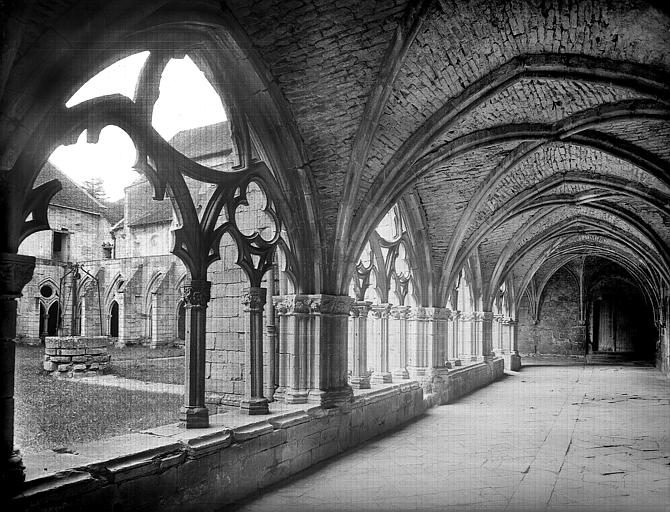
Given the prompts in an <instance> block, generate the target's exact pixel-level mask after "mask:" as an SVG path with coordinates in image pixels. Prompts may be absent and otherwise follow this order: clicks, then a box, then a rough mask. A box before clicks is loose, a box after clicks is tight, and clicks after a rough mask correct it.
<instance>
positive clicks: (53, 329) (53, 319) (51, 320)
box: [46, 301, 60, 336]
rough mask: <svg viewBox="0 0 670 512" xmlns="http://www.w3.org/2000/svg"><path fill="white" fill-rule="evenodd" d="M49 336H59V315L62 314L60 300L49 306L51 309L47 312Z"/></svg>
mask: <svg viewBox="0 0 670 512" xmlns="http://www.w3.org/2000/svg"><path fill="white" fill-rule="evenodd" d="M47 314H48V319H47V329H46V333H47V336H57V335H58V315H59V314H60V308H59V306H58V302H57V301H56V302H54V303H53V304H51V306H49V311H48V312H47Z"/></svg>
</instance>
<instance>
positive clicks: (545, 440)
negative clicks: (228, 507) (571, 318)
mask: <svg viewBox="0 0 670 512" xmlns="http://www.w3.org/2000/svg"><path fill="white" fill-rule="evenodd" d="M565 363H566V364H564V365H561V364H557V363H556V361H555V360H554V362H545V363H544V364H538V362H537V361H536V362H535V364H534V365H532V366H524V368H523V369H522V370H521V371H520V372H514V373H512V372H508V373H507V374H506V376H505V378H504V379H502V380H500V381H498V382H496V383H494V384H492V385H490V386H488V387H486V388H483V389H480V390H478V391H476V392H474V393H472V394H471V395H469V396H466V397H464V398H462V399H460V400H458V401H457V402H456V403H453V404H450V405H445V406H442V407H436V408H432V409H429V410H428V411H427V412H426V414H425V415H424V416H422V417H421V418H420V419H418V420H416V421H414V422H412V423H411V424H409V425H407V426H405V427H404V428H401V429H399V430H397V431H395V432H393V433H391V434H390V435H387V436H384V437H381V438H378V439H374V440H372V441H371V442H369V443H367V444H365V445H363V446H362V447H361V448H360V449H358V450H355V451H352V452H350V453H345V454H343V455H341V456H339V457H337V458H335V459H331V461H329V462H326V463H324V464H321V465H320V466H317V467H316V468H310V469H309V470H307V471H306V472H303V473H302V474H300V475H298V476H297V477H294V478H293V479H292V480H290V481H289V483H286V484H284V485H280V486H277V487H275V488H273V489H271V490H269V491H268V492H265V493H263V494H262V495H261V496H259V497H257V498H256V499H253V500H250V501H248V502H246V503H245V504H243V505H242V506H241V507H240V508H238V509H237V510H241V511H245V512H258V511H266V510H267V511H271V510H272V511H274V510H282V511H291V510H318V511H324V512H325V511H331V510H347V511H349V510H350V511H367V510H403V511H411V510H435V511H438V510H439V511H446V510H458V511H463V510H491V511H497V510H508V511H512V512H513V511H518V510H533V511H535V510H557V511H559V510H560V511H565V510H571V511H582V510H598V511H599V510H608V511H617V510H622V511H623V510H650V511H651V510H654V511H656V510H666V511H667V510H670V385H669V381H668V380H667V378H665V377H664V376H663V375H662V374H661V373H660V372H658V371H657V370H656V369H654V368H652V367H642V366H634V365H630V366H584V365H582V364H574V363H572V364H569V363H568V362H567V361H566V362H565Z"/></svg>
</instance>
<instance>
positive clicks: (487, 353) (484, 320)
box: [477, 311, 495, 361]
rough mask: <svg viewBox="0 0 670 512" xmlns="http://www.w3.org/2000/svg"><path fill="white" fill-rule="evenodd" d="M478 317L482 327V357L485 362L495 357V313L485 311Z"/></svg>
mask: <svg viewBox="0 0 670 512" xmlns="http://www.w3.org/2000/svg"><path fill="white" fill-rule="evenodd" d="M477 316H478V317H479V318H480V320H479V322H480V326H481V331H480V332H481V348H482V357H483V358H484V360H485V361H488V360H490V359H493V358H494V357H495V353H494V352H493V312H492V311H483V312H481V314H479V315H477Z"/></svg>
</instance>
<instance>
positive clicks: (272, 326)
mask: <svg viewBox="0 0 670 512" xmlns="http://www.w3.org/2000/svg"><path fill="white" fill-rule="evenodd" d="M267 283H268V288H267V290H268V292H267V294H268V297H269V300H267V308H265V332H266V336H265V341H264V344H265V348H264V351H265V353H266V354H267V358H266V366H267V369H268V372H267V377H266V381H267V382H266V387H265V395H266V396H267V398H268V400H269V401H270V402H273V401H274V394H275V385H276V384H277V370H278V364H277V363H278V361H277V323H276V316H275V303H274V300H273V299H274V295H275V271H274V268H273V269H271V270H269V271H268V273H267Z"/></svg>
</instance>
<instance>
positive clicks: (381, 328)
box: [371, 304, 393, 384]
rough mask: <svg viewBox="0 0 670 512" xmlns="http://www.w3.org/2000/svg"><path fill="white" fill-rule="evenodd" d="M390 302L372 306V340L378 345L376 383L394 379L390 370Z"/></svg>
mask: <svg viewBox="0 0 670 512" xmlns="http://www.w3.org/2000/svg"><path fill="white" fill-rule="evenodd" d="M390 312H391V305H390V304H376V305H373V306H372V312H371V316H372V323H373V328H374V329H373V332H374V337H373V339H372V342H373V343H375V344H376V345H377V357H378V359H377V361H375V372H374V373H373V374H372V379H371V381H372V382H373V383H374V384H387V383H389V382H392V381H393V378H392V377H391V372H390V371H389V368H390V367H389V314H390Z"/></svg>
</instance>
